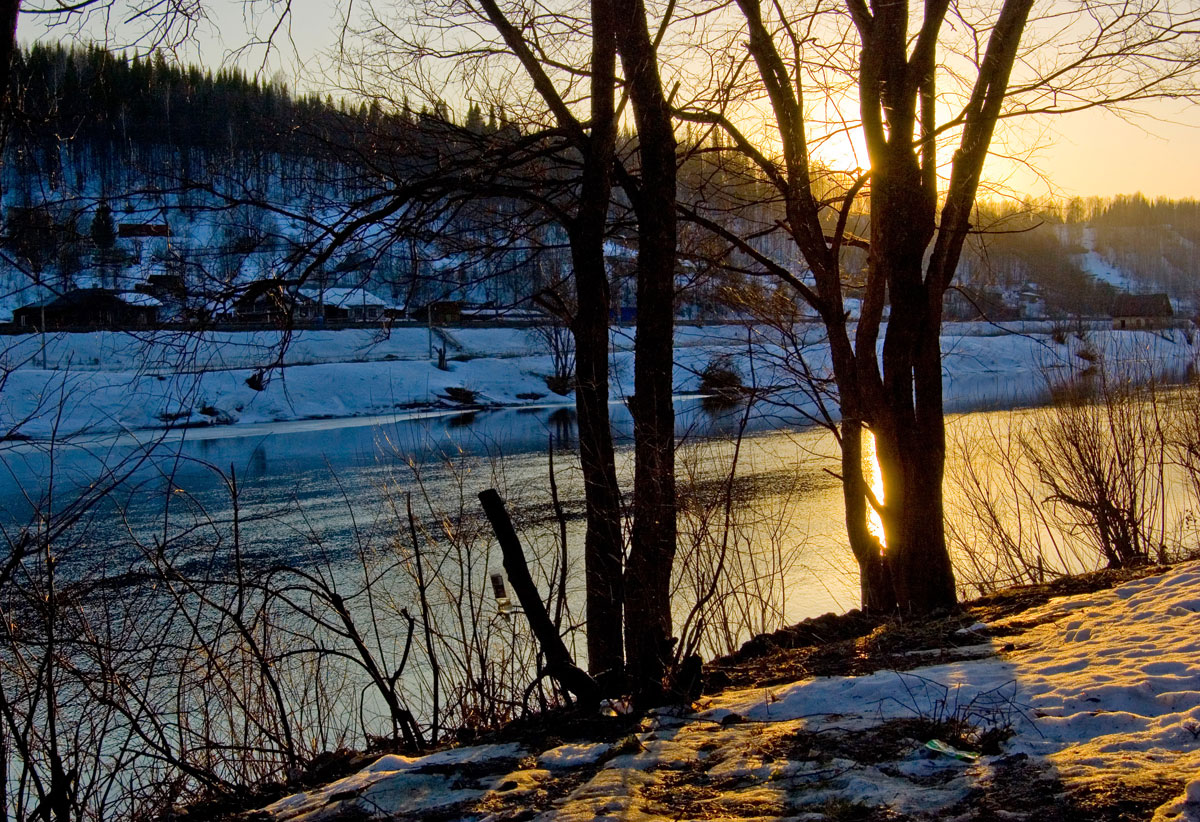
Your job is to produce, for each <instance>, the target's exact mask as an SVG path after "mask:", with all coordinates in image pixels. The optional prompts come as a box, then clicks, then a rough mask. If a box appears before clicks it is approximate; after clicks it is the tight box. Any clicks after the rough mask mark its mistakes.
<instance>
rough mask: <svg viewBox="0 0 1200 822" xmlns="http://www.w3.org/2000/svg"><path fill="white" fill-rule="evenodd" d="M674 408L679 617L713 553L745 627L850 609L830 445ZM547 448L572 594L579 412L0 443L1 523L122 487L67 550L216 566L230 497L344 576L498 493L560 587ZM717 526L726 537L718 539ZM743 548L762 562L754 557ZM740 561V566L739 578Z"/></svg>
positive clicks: (265, 540) (492, 562)
mask: <svg viewBox="0 0 1200 822" xmlns="http://www.w3.org/2000/svg"><path fill="white" fill-rule="evenodd" d="M677 409H678V423H677V431H678V432H679V434H680V439H681V446H680V449H679V451H678V465H679V470H678V473H679V484H680V488H681V495H682V497H683V498H684V500H685V506H684V507H685V510H686V511H687V512H688V513H687V514H686V515H685V516H684V517H683V518H682V519H681V539H680V556H681V562H682V563H683V564H684V567H685V568H686V567H687V563H689V562H691V563H692V564H693V565H694V568H693V569H692V570H691V571H688V570H685V571H683V572H682V573H681V582H680V585H681V588H680V591H679V598H680V599H681V603H680V604H679V605H678V606H677V610H678V611H679V613H680V619H681V620H683V619H684V618H685V617H686V611H687V603H688V602H690V601H694V600H695V599H697V598H699V597H700V596H701V595H702V593H703V591H704V590H705V586H706V583H705V574H706V573H710V572H711V569H712V567H715V566H713V565H712V563H713V562H714V560H713V559H712V557H711V554H712V552H713V551H715V550H719V551H724V552H725V553H726V554H727V555H729V557H730V558H729V559H728V561H723V563H724V564H723V565H722V568H723V569H725V570H729V569H730V568H731V567H732V568H733V571H734V573H735V576H736V575H738V574H740V575H741V582H740V583H738V584H742V585H751V584H753V585H754V586H757V588H756V594H755V595H756V596H757V595H761V596H762V597H769V598H770V599H771V603H770V607H769V608H766V609H765V610H763V611H762V613H760V614H759V615H758V617H757V618H756V619H755V620H749V621H750V622H751V623H756V624H753V625H751V626H750V627H752V628H758V629H761V628H768V627H775V625H776V624H790V623H791V622H795V621H797V620H799V619H802V618H804V617H807V616H815V615H819V614H822V613H825V612H828V611H839V612H840V611H844V610H846V609H848V608H852V607H855V606H856V605H857V602H858V582H857V577H856V572H855V568H854V564H853V561H852V558H851V557H850V555H849V552H848V550H847V549H846V547H845V537H844V525H843V513H842V503H841V494H840V488H839V485H838V481H837V479H836V477H835V472H836V470H837V463H836V460H834V459H833V455H834V454H835V453H836V451H835V445H834V443H833V440H832V437H831V436H830V435H829V434H828V433H827V432H826V431H824V430H823V429H820V428H816V427H812V426H805V425H803V424H802V422H801V421H798V420H789V419H787V418H781V417H779V416H776V415H774V414H772V413H768V412H766V411H761V410H760V411H756V412H754V413H750V414H746V413H744V411H743V409H741V408H732V409H726V410H724V411H717V412H713V411H711V410H706V408H705V406H704V403H703V402H702V401H701V400H699V399H697V398H679V400H678V401H677ZM612 413H613V423H614V430H615V432H616V433H617V435H618V442H619V443H620V445H619V451H618V470H619V473H620V475H621V477H622V487H625V488H628V487H630V486H631V485H632V482H631V479H632V453H631V446H630V432H631V421H630V418H629V414H628V412H627V410H626V409H625V407H624V406H623V405H621V404H614V405H613V407H612ZM1010 413H1011V412H984V411H977V412H972V413H967V414H961V415H958V416H957V417H955V418H954V419H953V420H952V421H951V431H952V432H955V431H957V432H962V431H968V432H970V431H975V430H976V429H978V430H981V431H985V430H989V429H990V428H991V427H993V426H994V425H995V424H996V422H997V421H998V420H1001V419H1005V418H1007V417H1008V415H1009V414H1010ZM1027 413H1039V412H1027ZM970 442H971V439H970V437H969V436H968V437H967V438H966V439H964V438H963V437H962V436H961V435H956V434H953V433H952V436H951V453H950V455H949V459H948V463H949V468H950V470H951V472H953V470H954V467H955V465H956V464H959V463H961V452H962V451H963V450H964V449H966V450H970V449H971V448H973V446H972V445H970V444H969V443H970ZM552 443H553V448H554V460H553V463H554V470H555V481H556V483H557V492H558V496H559V499H560V502H561V505H562V509H563V512H564V516H565V519H566V533H567V543H568V545H567V565H568V567H569V568H571V569H572V572H573V573H572V575H570V581H569V587H570V588H571V590H572V592H573V593H572V595H571V596H572V599H573V600H577V599H578V590H579V587H580V585H581V579H580V578H579V577H580V576H581V575H580V574H579V569H580V567H581V565H582V562H581V554H582V541H583V540H582V533H583V510H582V501H581V500H582V483H581V480H580V474H579V469H578V460H577V455H576V454H575V453H574V450H573V448H574V445H575V422H574V411H573V409H571V408H570V407H566V406H543V407H536V408H520V409H497V410H489V411H477V412H470V413H454V412H441V411H433V412H414V413H411V414H407V415H400V416H396V417H388V418H359V419H348V420H308V421H301V422H291V423H277V424H270V425H259V426H230V427H213V428H201V429H185V430H180V431H172V432H166V433H162V432H160V433H158V434H155V433H152V432H138V433H134V434H127V435H123V436H119V437H111V436H109V437H96V438H93V439H91V440H89V439H86V438H85V439H78V440H76V441H74V442H73V443H71V444H68V445H61V446H58V447H57V448H55V449H53V450H47V449H46V448H45V447H43V446H40V445H35V444H31V443H9V444H7V445H6V446H5V447H4V450H3V451H0V458H2V459H3V465H4V468H5V472H4V475H3V476H0V523H2V524H3V525H4V527H5V528H6V529H8V531H9V533H10V534H11V533H15V531H14V529H15V528H19V527H20V526H21V525H23V524H25V523H27V522H29V521H30V519H31V518H32V516H33V513H34V511H35V509H37V508H39V507H40V508H41V509H42V510H46V509H52V510H55V511H62V510H64V509H66V510H68V511H69V509H68V508H66V506H67V505H68V504H69V502H70V501H71V500H73V499H75V498H76V497H77V495H78V494H79V493H80V492H81V491H83V490H86V489H88V488H100V489H106V485H105V480H115V479H117V478H119V479H120V480H121V481H120V482H119V484H118V483H115V482H114V484H115V486H116V487H115V489H114V490H113V491H112V493H109V494H107V495H106V496H105V497H104V499H103V500H102V501H101V502H100V503H99V504H98V505H97V506H96V507H95V508H94V509H92V510H90V511H88V512H86V515H85V516H84V518H83V520H82V522H81V524H80V525H78V526H76V527H75V529H74V533H75V535H76V541H75V543H73V544H75V545H77V546H81V547H76V548H74V549H73V553H72V556H73V557H76V558H78V559H79V562H81V563H82V564H83V565H84V566H86V564H87V558H88V557H96V556H103V557H104V560H103V561H104V563H105V564H106V565H107V570H108V572H109V573H111V572H112V570H113V568H114V567H116V566H121V565H123V564H127V565H128V566H129V567H133V566H135V565H136V564H137V563H138V562H139V561H140V560H142V559H144V557H145V556H146V553H147V552H148V551H150V550H153V546H154V545H156V544H159V543H169V542H171V541H172V540H176V541H178V540H181V539H184V540H186V539H193V540H194V542H195V543H196V552H197V557H199V556H202V555H203V556H205V557H207V559H206V560H205V561H208V562H212V561H215V560H214V559H213V557H212V554H211V552H210V550H209V549H210V548H211V545H209V544H207V543H206V542H205V540H208V542H210V543H211V542H212V541H213V540H214V539H217V537H214V536H213V535H216V534H225V533H227V532H228V530H229V526H230V523H231V521H232V519H233V511H234V504H233V499H232V489H234V488H236V491H237V500H236V501H237V506H236V510H237V519H238V526H239V533H238V537H239V540H240V545H241V546H242V549H241V550H242V553H243V555H244V556H243V557H242V559H243V560H249V561H254V562H258V563H263V564H272V565H274V564H285V565H294V566H298V567H306V566H308V565H311V564H314V563H320V564H321V565H323V566H328V565H331V564H332V565H335V566H336V565H337V564H338V563H339V562H351V563H353V562H357V561H359V560H360V559H361V555H362V554H363V553H364V545H369V546H373V547H372V548H371V550H375V548H376V547H378V546H380V545H384V544H388V543H394V542H395V541H396V540H400V541H404V540H406V539H407V536H406V534H407V533H408V531H407V528H408V525H407V518H406V516H405V505H404V503H405V502H406V501H408V500H409V499H415V500H416V502H415V504H414V509H415V516H416V519H417V520H418V524H420V526H421V528H422V531H423V532H424V533H427V534H432V535H435V536H436V535H438V534H442V535H445V533H446V528H447V527H448V526H447V522H452V523H453V527H454V529H457V530H458V531H462V530H463V529H464V528H465V527H466V526H465V525H464V524H463V523H464V522H465V521H466V520H469V519H474V520H479V521H481V516H480V513H479V509H478V504H477V502H476V496H477V494H478V493H479V492H480V491H482V490H484V489H486V488H492V487H495V488H497V489H498V490H499V491H500V493H501V495H502V496H503V497H504V498H505V499H506V500H507V501H508V505H509V508H510V512H511V513H512V515H513V517H514V519H515V520H516V521H517V523H518V526H519V530H521V532H522V537H523V539H525V541H526V543H527V548H528V550H529V551H530V553H531V555H532V557H533V559H534V560H535V562H539V563H542V564H543V565H544V566H545V567H544V569H543V570H544V576H545V577H546V578H548V579H553V578H556V577H557V571H555V570H554V566H555V563H557V562H558V561H559V552H560V550H561V546H559V545H558V538H559V530H558V527H557V525H556V523H555V521H554V518H553V510H554V509H553V506H552V499H551V494H550V481H549V465H550V460H548V449H549V448H550V447H551V444H552ZM962 443H968V444H967V445H965V446H963V445H962ZM735 455H736V461H737V465H736V477H737V481H736V483H735V485H734V488H735V491H734V493H733V499H734V500H736V504H735V505H733V506H730V507H729V508H728V509H726V508H724V507H722V504H721V499H722V491H723V489H724V488H725V487H726V480H727V477H728V474H729V471H730V465H731V462H732V461H733V460H734V458H735ZM106 472H107V474H106ZM51 489H52V491H53V494H52V495H51ZM948 493H949V494H950V495H951V496H952V492H948ZM410 495H411V496H410ZM730 523H732V526H731V525H730ZM721 533H726V534H728V533H732V534H733V535H734V536H733V539H732V540H726V541H725V542H724V543H721V542H720V539H719V536H720V534H721ZM486 536H487V534H486V532H485V533H484V537H486ZM226 538H227V537H224V536H222V537H220V539H226ZM714 540H715V541H714ZM731 546H732V547H731ZM731 552H732V553H731ZM738 552H741V553H738ZM750 554H755V555H758V556H759V559H755V560H753V561H751V560H749V559H746V556H747V555H750ZM763 557H765V559H763ZM739 558H740V559H739ZM737 562H744V563H749V565H745V566H744V567H740V570H739V567H738V566H737V565H736V563H737ZM114 564H115V565H114ZM484 566H486V570H488V571H498V570H500V568H499V558H498V556H496V555H495V554H488V556H487V557H486V559H485V561H483V562H482V564H481V565H480V569H483V568H484ZM706 567H707V568H708V571H706V570H705V568H706ZM477 570H479V569H477ZM743 593H744V592H743ZM725 618H728V619H732V618H733V617H732V616H730V615H726V617H725ZM747 630H749V628H747ZM742 638H744V637H742ZM735 641H736V638H734V637H732V636H731V637H729V638H728V644H734V643H735Z"/></svg>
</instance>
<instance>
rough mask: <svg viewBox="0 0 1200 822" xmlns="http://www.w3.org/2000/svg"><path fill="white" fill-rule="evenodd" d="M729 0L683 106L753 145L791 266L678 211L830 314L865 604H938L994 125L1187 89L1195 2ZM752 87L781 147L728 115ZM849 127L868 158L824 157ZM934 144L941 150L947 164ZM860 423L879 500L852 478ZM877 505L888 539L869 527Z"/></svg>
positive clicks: (950, 588) (742, 113)
mask: <svg viewBox="0 0 1200 822" xmlns="http://www.w3.org/2000/svg"><path fill="white" fill-rule="evenodd" d="M737 5H738V8H739V9H740V11H741V15H742V18H743V21H742V25H741V26H740V27H738V28H737V29H736V34H735V36H736V37H738V38H745V39H746V40H747V46H746V48H747V50H748V55H747V57H746V58H745V59H742V58H741V57H739V56H736V55H735V56H733V57H731V58H730V59H729V60H728V61H727V62H728V65H729V68H728V71H727V72H726V74H725V75H724V76H723V77H722V78H721V79H722V80H723V81H724V82H723V83H722V84H721V89H720V92H719V94H717V95H716V96H711V97H705V96H703V95H697V97H696V98H695V100H694V101H692V102H689V103H687V104H680V105H679V106H677V108H678V113H679V115H680V116H681V117H683V118H685V119H687V120H691V121H694V122H699V123H705V124H708V125H710V126H712V127H714V128H718V129H720V130H722V131H723V132H724V133H725V134H726V135H727V138H728V140H729V142H730V143H731V144H732V147H733V150H735V151H737V152H739V153H741V154H742V155H744V156H745V157H746V158H748V160H749V161H750V163H751V167H752V168H753V173H754V175H755V176H756V177H757V178H758V179H760V180H762V181H764V182H765V183H767V184H769V186H770V187H771V188H772V189H773V191H774V197H775V198H777V203H778V217H777V218H776V222H775V224H774V225H767V226H765V227H764V228H763V229H762V230H763V231H764V232H771V231H774V230H778V231H779V232H781V233H782V234H784V235H785V236H786V238H787V239H788V241H789V242H790V244H791V247H792V248H793V249H794V253H795V254H796V255H797V256H798V257H799V258H800V260H801V261H802V264H801V265H792V264H789V263H788V262H787V261H786V260H783V259H780V258H778V257H775V256H772V255H771V254H769V253H765V252H764V251H763V250H761V244H760V243H756V242H753V241H752V239H751V237H749V236H746V235H745V234H744V233H739V231H737V230H735V229H731V228H729V226H728V225H727V224H723V223H722V221H721V219H719V215H718V214H717V213H716V212H715V211H713V210H706V209H705V208H703V207H698V208H692V209H689V210H688V213H689V214H690V216H691V217H692V218H693V219H695V220H697V221H698V222H700V223H701V224H703V225H705V226H707V227H709V228H710V229H712V230H713V231H714V232H716V233H717V234H718V235H720V236H722V237H724V238H725V239H726V240H727V241H728V242H729V243H730V244H731V245H732V246H733V247H734V248H735V249H736V250H737V251H738V252H739V253H740V254H741V255H742V259H744V260H748V265H750V266H752V267H753V268H754V269H756V270H757V271H758V272H760V273H764V274H769V275H772V276H775V277H777V278H779V279H780V280H782V281H784V282H787V283H788V284H789V285H790V286H791V287H792V289H793V290H794V292H795V294H796V296H797V298H798V299H800V300H802V301H803V302H805V303H807V304H808V306H810V307H811V309H812V310H813V311H815V313H816V314H817V315H818V316H819V318H820V321H821V323H822V324H823V325H824V327H825V330H826V332H827V335H828V340H829V346H830V348H831V352H832V374H833V377H834V380H835V382H836V385H837V390H838V403H839V405H840V417H841V423H840V432H839V433H840V437H839V441H840V444H841V447H842V460H841V469H842V471H841V472H842V480H843V486H844V502H845V507H846V520H847V530H848V535H849V538H850V544H851V548H852V549H853V551H854V555H855V557H856V559H857V560H858V564H859V567H860V571H861V575H862V581H863V604H864V606H865V607H867V608H870V609H872V610H887V609H890V608H892V607H893V606H894V605H898V606H899V607H900V608H902V609H904V610H906V611H912V612H928V611H930V610H933V609H935V608H939V607H945V606H949V605H952V604H953V603H954V601H955V583H954V575H953V572H952V569H951V564H950V557H949V554H948V552H947V550H946V540H945V531H944V524H943V505H942V477H943V469H944V462H945V451H946V446H945V426H944V420H943V412H942V359H941V349H940V340H939V337H940V331H941V323H942V301H943V296H944V295H945V293H946V290H947V289H948V288H949V287H950V284H951V282H952V280H953V278H954V275H955V272H956V269H957V266H958V262H959V259H960V256H961V253H962V249H963V245H964V242H965V240H966V238H967V235H968V234H969V232H970V231H971V229H972V224H971V223H972V209H973V207H974V202H975V198H976V194H977V192H978V190H979V187H980V184H981V179H982V175H983V169H984V163H985V161H986V160H987V158H988V156H989V151H990V149H991V145H992V141H993V138H994V136H995V134H996V130H997V127H998V126H999V125H1000V124H1001V123H1002V122H1003V121H1005V120H1006V119H1008V118H1011V117H1015V116H1019V115H1029V114H1049V113H1064V112H1069V111H1074V110H1078V109H1083V108H1088V107H1092V106H1097V105H1109V106H1114V107H1118V108H1126V109H1127V108H1128V107H1129V106H1131V105H1135V104H1136V103H1138V102H1140V101H1145V100H1149V99H1154V98H1170V97H1176V98H1178V97H1184V98H1187V97H1194V96H1195V94H1196V83H1195V77H1196V68H1197V65H1198V64H1200V54H1198V52H1197V50H1196V35H1197V29H1198V26H1200V18H1197V16H1196V14H1195V9H1194V8H1193V7H1190V6H1188V5H1187V4H1181V3H1165V4H1164V3H1155V4H1152V3H1134V4H1129V3H1113V4H1108V3H1099V4H1096V3H1088V4H1079V11H1080V12H1081V13H1079V14H1075V12H1074V4H1070V7H1069V8H1058V7H1055V8H1054V9H1049V10H1047V11H1046V12H1045V15H1044V16H1043V17H1042V18H1041V19H1034V18H1031V12H1032V11H1033V5H1034V4H1033V2H1032V0H1004V2H1002V3H982V4H978V5H976V6H964V5H956V4H952V3H951V2H949V0H933V1H932V2H929V3H925V4H923V6H922V8H921V9H920V11H917V10H916V9H914V8H913V4H911V3H909V2H886V3H885V2H871V3H868V2H865V0H846V2H845V3H842V2H834V3H828V4H820V5H818V6H817V7H816V8H815V9H812V10H809V11H805V12H791V11H785V10H784V9H783V7H781V6H778V5H769V4H763V3H760V2H759V1H758V0H738V4H737ZM1063 15H1065V16H1063ZM1067 20H1069V22H1064V21H1067ZM747 64H752V65H753V72H750V71H749V70H748V66H747ZM760 100H761V101H762V102H763V104H765V105H766V106H768V107H769V110H770V111H771V113H772V122H771V127H770V133H769V138H768V142H767V144H768V145H777V146H778V147H779V153H778V155H777V156H776V155H774V154H773V153H772V152H771V151H769V150H766V149H763V148H760V146H762V145H763V142H761V141H757V140H755V139H754V135H753V134H752V133H751V132H749V131H748V129H747V127H745V126H743V125H742V123H744V122H746V118H747V116H748V115H747V113H746V107H747V104H751V105H753V104H755V103H757V102H758V101H760ZM855 109H856V110H855ZM848 134H855V135H858V136H859V137H861V140H862V144H863V145H865V148H866V152H867V162H868V164H869V166H870V167H869V170H867V171H865V172H857V173H852V174H850V175H846V176H841V177H838V176H835V175H830V174H828V173H826V172H823V171H822V166H821V163H820V161H819V159H818V158H819V153H818V152H819V151H820V147H821V145H822V144H823V143H825V142H826V141H828V140H830V139H838V138H841V137H843V136H845V135H848ZM943 147H950V148H951V149H952V155H951V158H950V160H949V161H948V162H945V163H943V162H942V161H941V160H940V159H939V158H940V156H941V155H940V154H939V150H940V149H941V148H943ZM839 188H840V190H839ZM860 196H862V197H865V202H863V203H860V199H859V198H860ZM856 221H865V222H866V225H865V229H864V230H862V231H861V232H859V233H860V234H861V235H862V236H858V235H856V233H855V232H854V231H853V230H852V228H853V226H854V223H855V222H856ZM855 246H857V247H861V248H864V249H865V250H866V251H867V253H868V263H867V267H866V271H865V278H864V279H863V281H862V282H861V284H860V285H861V316H860V317H858V318H857V322H855V321H854V318H852V315H851V311H850V306H849V305H848V304H847V300H846V286H847V281H846V277H845V273H844V272H845V267H844V260H843V255H844V253H845V252H846V250H847V249H848V248H850V247H855ZM889 308H890V315H889V314H886V311H887V310H888V309H889ZM885 317H886V322H885ZM880 347H881V349H882V351H881V353H880V352H879V348H880ZM867 431H869V432H870V433H871V434H873V435H874V438H875V442H876V450H877V454H878V459H879V463H880V467H881V469H882V475H883V487H884V496H883V499H875V498H874V496H873V495H872V494H871V492H870V489H869V486H868V484H867V483H866V481H865V480H864V477H863V466H862V460H863V436H864V433H865V432H867ZM872 508H874V509H876V510H877V511H878V512H879V514H880V517H881V519H882V522H883V530H884V538H885V542H886V547H884V546H883V545H881V544H880V542H879V540H878V539H877V538H876V537H875V536H874V535H872V534H871V533H870V531H869V529H868V528H867V525H866V523H867V517H868V514H869V512H870V510H871V509H872Z"/></svg>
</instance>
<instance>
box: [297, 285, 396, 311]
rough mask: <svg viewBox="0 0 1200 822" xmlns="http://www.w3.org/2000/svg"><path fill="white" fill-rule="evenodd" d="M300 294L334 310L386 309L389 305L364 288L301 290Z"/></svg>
mask: <svg viewBox="0 0 1200 822" xmlns="http://www.w3.org/2000/svg"><path fill="white" fill-rule="evenodd" d="M300 293H301V294H302V295H304V296H305V297H307V298H308V299H310V300H312V301H313V302H322V303H324V304H325V305H331V306H334V307H336V308H357V307H361V306H365V305H371V306H379V307H380V308H388V307H390V306H389V304H388V303H387V302H386V301H384V300H382V299H380V298H379V297H376V296H375V295H374V294H372V293H371V292H370V291H367V290H366V289H365V288H326V289H324V291H323V292H322V290H321V289H319V288H302V289H300Z"/></svg>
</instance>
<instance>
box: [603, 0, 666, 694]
mask: <svg viewBox="0 0 1200 822" xmlns="http://www.w3.org/2000/svg"><path fill="white" fill-rule="evenodd" d="M614 8H615V9H616V18H617V26H616V32H617V51H618V53H619V54H620V56H621V64H622V66H624V69H625V82H626V87H627V88H628V90H629V96H630V101H631V102H632V104H633V114H634V120H635V122H636V124H637V132H638V148H639V153H640V159H641V175H640V179H639V180H638V185H637V187H636V190H634V191H629V192H628V193H629V195H630V199H631V200H632V202H633V205H634V210H635V212H636V214H637V220H638V263H637V272H638V291H637V300H638V319H637V338H636V341H635V344H634V352H635V358H636V359H635V365H634V398H633V402H632V408H631V410H632V412H633V423H634V462H635V467H634V479H633V495H634V496H633V533H632V536H631V540H630V548H629V561H628V563H627V565H626V569H625V650H626V654H625V662H626V666H627V670H628V672H629V679H630V685H631V687H632V689H633V693H634V697H635V700H636V701H638V702H639V703H641V704H644V705H650V704H654V703H656V702H659V701H661V700H662V699H663V697H664V693H663V677H664V675H665V673H666V670H667V666H668V663H669V660H670V659H671V655H672V652H671V569H672V566H673V564H674V561H675V539H676V522H675V409H674V406H673V405H672V402H671V390H672V366H673V363H674V348H673V344H674V319H675V318H674V314H675V243H676V225H675V195H676V188H675V178H676V161H675V133H674V129H673V124H672V119H671V110H670V106H669V105H668V103H667V100H666V97H665V95H664V94H663V90H662V81H661V79H660V77H659V73H658V60H657V57H656V55H655V49H654V44H653V43H652V42H651V39H650V34H649V31H648V30H647V24H646V11H645V6H644V5H643V3H642V2H641V0H616V2H615V3H614Z"/></svg>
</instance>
